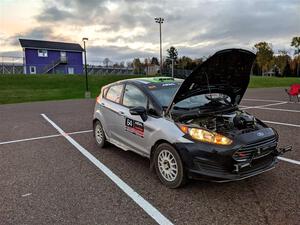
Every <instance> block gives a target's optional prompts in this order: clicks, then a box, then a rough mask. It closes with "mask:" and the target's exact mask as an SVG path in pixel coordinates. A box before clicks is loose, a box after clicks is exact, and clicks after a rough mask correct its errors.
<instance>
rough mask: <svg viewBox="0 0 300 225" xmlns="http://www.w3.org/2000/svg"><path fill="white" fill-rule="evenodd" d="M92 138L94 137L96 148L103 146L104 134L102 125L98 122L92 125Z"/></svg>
mask: <svg viewBox="0 0 300 225" xmlns="http://www.w3.org/2000/svg"><path fill="white" fill-rule="evenodd" d="M94 137H95V140H96V144H97V146H99V147H100V148H102V147H103V146H104V145H105V142H106V137H105V133H104V130H103V127H102V124H101V123H100V121H98V120H97V121H96V122H95V124H94Z"/></svg>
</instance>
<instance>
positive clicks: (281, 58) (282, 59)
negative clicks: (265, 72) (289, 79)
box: [274, 50, 291, 75]
mask: <svg viewBox="0 0 300 225" xmlns="http://www.w3.org/2000/svg"><path fill="white" fill-rule="evenodd" d="M278 53H279V54H278V55H277V56H274V63H275V67H277V68H278V69H279V71H280V74H281V75H284V73H283V71H284V70H286V65H287V64H288V62H289V61H290V59H291V58H290V57H289V55H288V54H287V51H286V50H279V51H278Z"/></svg>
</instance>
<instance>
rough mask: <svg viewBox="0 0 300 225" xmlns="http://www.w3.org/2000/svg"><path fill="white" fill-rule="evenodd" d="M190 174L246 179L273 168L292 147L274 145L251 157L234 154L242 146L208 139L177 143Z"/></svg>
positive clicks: (219, 179) (215, 178) (220, 179)
mask: <svg viewBox="0 0 300 225" xmlns="http://www.w3.org/2000/svg"><path fill="white" fill-rule="evenodd" d="M174 145H175V147H176V149H177V150H178V151H179V153H180V155H181V158H182V160H183V162H184V166H185V169H186V172H187V174H188V177H189V178H191V179H201V180H209V181H215V182H227V181H236V180H242V179H245V178H248V177H252V176H256V175H258V174H261V173H263V172H266V171H269V170H271V169H273V168H274V167H275V165H276V163H277V162H278V159H277V156H278V155H280V154H282V153H283V152H285V151H287V150H288V149H289V148H283V149H277V148H276V146H274V145H273V146H272V147H270V149H269V152H268V154H264V155H261V157H255V158H254V157H253V158H252V159H251V160H247V161H242V162H241V161H237V160H235V159H234V158H233V155H234V153H235V152H237V151H238V150H240V149H241V146H230V147H229V146H228V147H224V146H215V145H210V144H204V143H176V144H174Z"/></svg>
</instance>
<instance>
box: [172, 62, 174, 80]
mask: <svg viewBox="0 0 300 225" xmlns="http://www.w3.org/2000/svg"><path fill="white" fill-rule="evenodd" d="M172 77H173V78H174V59H172Z"/></svg>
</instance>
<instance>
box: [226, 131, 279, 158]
mask: <svg viewBox="0 0 300 225" xmlns="http://www.w3.org/2000/svg"><path fill="white" fill-rule="evenodd" d="M276 146H277V140H276V138H275V137H274V138H272V139H267V140H263V141H259V142H255V143H250V144H248V145H245V146H244V147H242V148H241V149H239V150H237V151H236V152H235V153H234V154H233V156H232V157H233V159H234V160H236V161H238V162H244V161H248V160H251V159H258V158H262V157H265V156H267V155H269V154H271V153H272V152H274V150H275V149H276Z"/></svg>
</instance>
